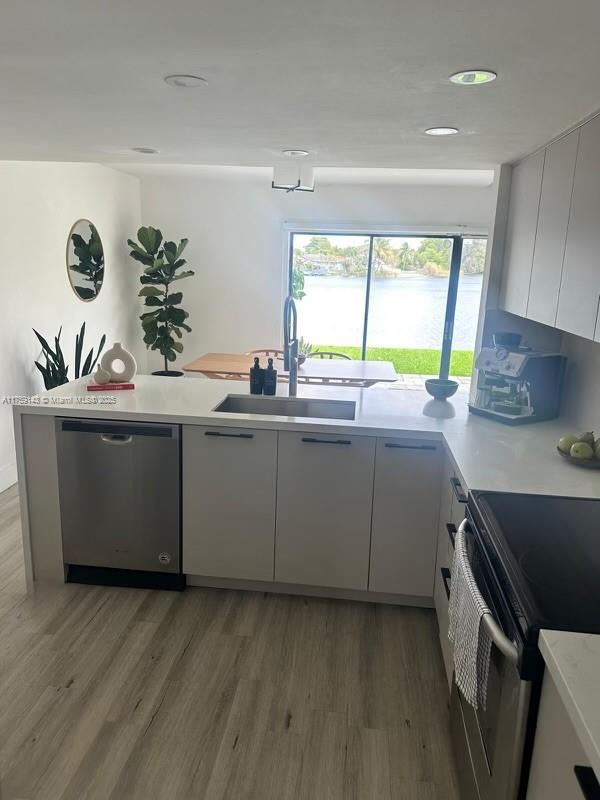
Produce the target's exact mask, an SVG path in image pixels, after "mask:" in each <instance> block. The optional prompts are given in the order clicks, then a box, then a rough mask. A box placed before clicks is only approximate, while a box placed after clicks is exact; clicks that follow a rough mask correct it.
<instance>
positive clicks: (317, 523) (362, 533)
mask: <svg viewBox="0 0 600 800" xmlns="http://www.w3.org/2000/svg"><path fill="white" fill-rule="evenodd" d="M374 462H375V439H374V438H373V437H368V436H348V435H346V434H340V435H339V436H337V435H331V434H321V433H293V432H290V431H282V432H280V434H279V466H278V482H277V543H276V548H275V580H276V581H280V582H283V583H300V584H304V585H310V586H331V587H338V588H344V589H366V588H367V584H368V575H369V545H370V536H371V510H372V499H373V473H374Z"/></svg>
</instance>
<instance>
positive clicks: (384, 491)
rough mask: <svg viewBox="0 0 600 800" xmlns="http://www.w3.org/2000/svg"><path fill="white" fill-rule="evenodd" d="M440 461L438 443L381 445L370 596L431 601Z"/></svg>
mask: <svg viewBox="0 0 600 800" xmlns="http://www.w3.org/2000/svg"><path fill="white" fill-rule="evenodd" d="M441 461H442V459H441V448H440V445H439V444H438V443H436V442H431V441H429V442H427V441H418V440H412V439H378V440H377V455H376V459H375V488H374V493H373V527H372V532H371V569H370V579H369V589H370V590H371V591H374V592H389V593H395V594H405V595H413V596H422V597H431V595H432V592H433V579H434V577H433V576H434V571H435V555H436V544H437V530H438V516H439V514H438V512H439V505H440V477H441Z"/></svg>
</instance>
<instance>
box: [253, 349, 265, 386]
mask: <svg viewBox="0 0 600 800" xmlns="http://www.w3.org/2000/svg"><path fill="white" fill-rule="evenodd" d="M264 374H265V371H264V369H261V368H260V366H259V360H258V357H255V359H254V366H253V367H251V368H250V394H262V391H263V382H264Z"/></svg>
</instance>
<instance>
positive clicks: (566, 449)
mask: <svg viewBox="0 0 600 800" xmlns="http://www.w3.org/2000/svg"><path fill="white" fill-rule="evenodd" d="M578 441H579V439H578V438H577V436H573V434H567V436H561V437H560V439H559V440H558V449H559V450H560V451H561V452H563V453H567V454H568V453H570V452H571V448H572V447H573V445H574V444H575V443H576V442H578Z"/></svg>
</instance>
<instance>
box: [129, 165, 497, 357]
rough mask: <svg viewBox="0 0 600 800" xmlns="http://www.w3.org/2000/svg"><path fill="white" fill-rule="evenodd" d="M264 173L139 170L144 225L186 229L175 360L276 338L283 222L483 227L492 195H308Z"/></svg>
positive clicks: (411, 189)
mask: <svg viewBox="0 0 600 800" xmlns="http://www.w3.org/2000/svg"><path fill="white" fill-rule="evenodd" d="M269 181H270V177H267V176H256V175H254V174H250V175H246V174H245V173H243V172H242V171H241V170H240V171H235V170H223V173H222V174H221V175H215V172H214V170H213V171H207V170H204V169H202V168H194V167H186V168H179V169H173V168H168V167H165V168H160V167H157V168H155V169H149V170H147V171H146V172H145V173H144V174H142V219H143V223H144V225H153V226H155V227H160V228H161V229H162V231H163V233H164V235H165V236H166V237H167V238H169V239H179V238H181V237H183V236H187V237H188V238H189V239H190V244H189V245H188V249H187V251H186V257H187V259H188V261H189V265H190V266H191V267H192V268H194V269H195V270H196V272H197V274H196V276H194V277H192V278H189V279H187V280H185V281H184V282H182V283H181V284H180V285H179V287H178V288H181V289H182V290H183V292H184V299H183V306H184V308H186V309H187V310H188V311H189V312H190V319H189V323H190V325H191V327H192V328H193V332H192V333H191V334H189V335H188V336H186V338H185V339H184V340H183V342H184V347H185V351H184V353H183V355H182V356H181V357H180V358H179V360H178V363H179V364H180V365H182V364H185V363H187V362H189V361H191V360H193V359H194V358H196V357H197V356H199V355H201V354H202V353H204V352H209V351H233V352H236V351H237V352H240V351H245V350H249V349H252V348H254V347H266V346H272V345H275V344H277V343H278V342H279V341H280V332H281V303H282V297H283V294H284V291H285V288H286V287H285V285H284V275H285V267H284V260H285V256H284V242H285V232H284V223H285V222H286V221H293V222H299V221H302V222H305V223H318V224H319V226H321V227H323V226H327V225H330V226H331V227H332V228H335V227H336V225H340V224H356V225H361V224H362V225H365V226H381V227H384V228H385V226H386V225H387V226H390V227H393V228H394V229H396V228H398V227H399V226H401V227H402V228H404V229H405V230H406V231H411V230H413V231H414V230H416V229H422V228H437V229H439V230H440V232H445V231H446V230H447V231H453V232H456V231H459V230H462V229H463V228H462V226H466V228H467V229H468V230H474V229H478V230H487V226H488V223H489V217H490V210H491V206H492V199H493V187H492V186H464V185H461V186H459V185H457V186H448V185H445V186H436V185H428V186H417V185H402V184H399V185H393V184H389V183H387V184H379V185H374V184H365V183H348V182H344V183H317V187H316V191H315V193H314V194H307V193H293V194H286V193H284V192H279V191H273V190H272V189H271V188H270V183H269ZM152 366H153V368H155V369H156V368H158V367H159V364H158V360H156V361H153V363H152Z"/></svg>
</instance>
